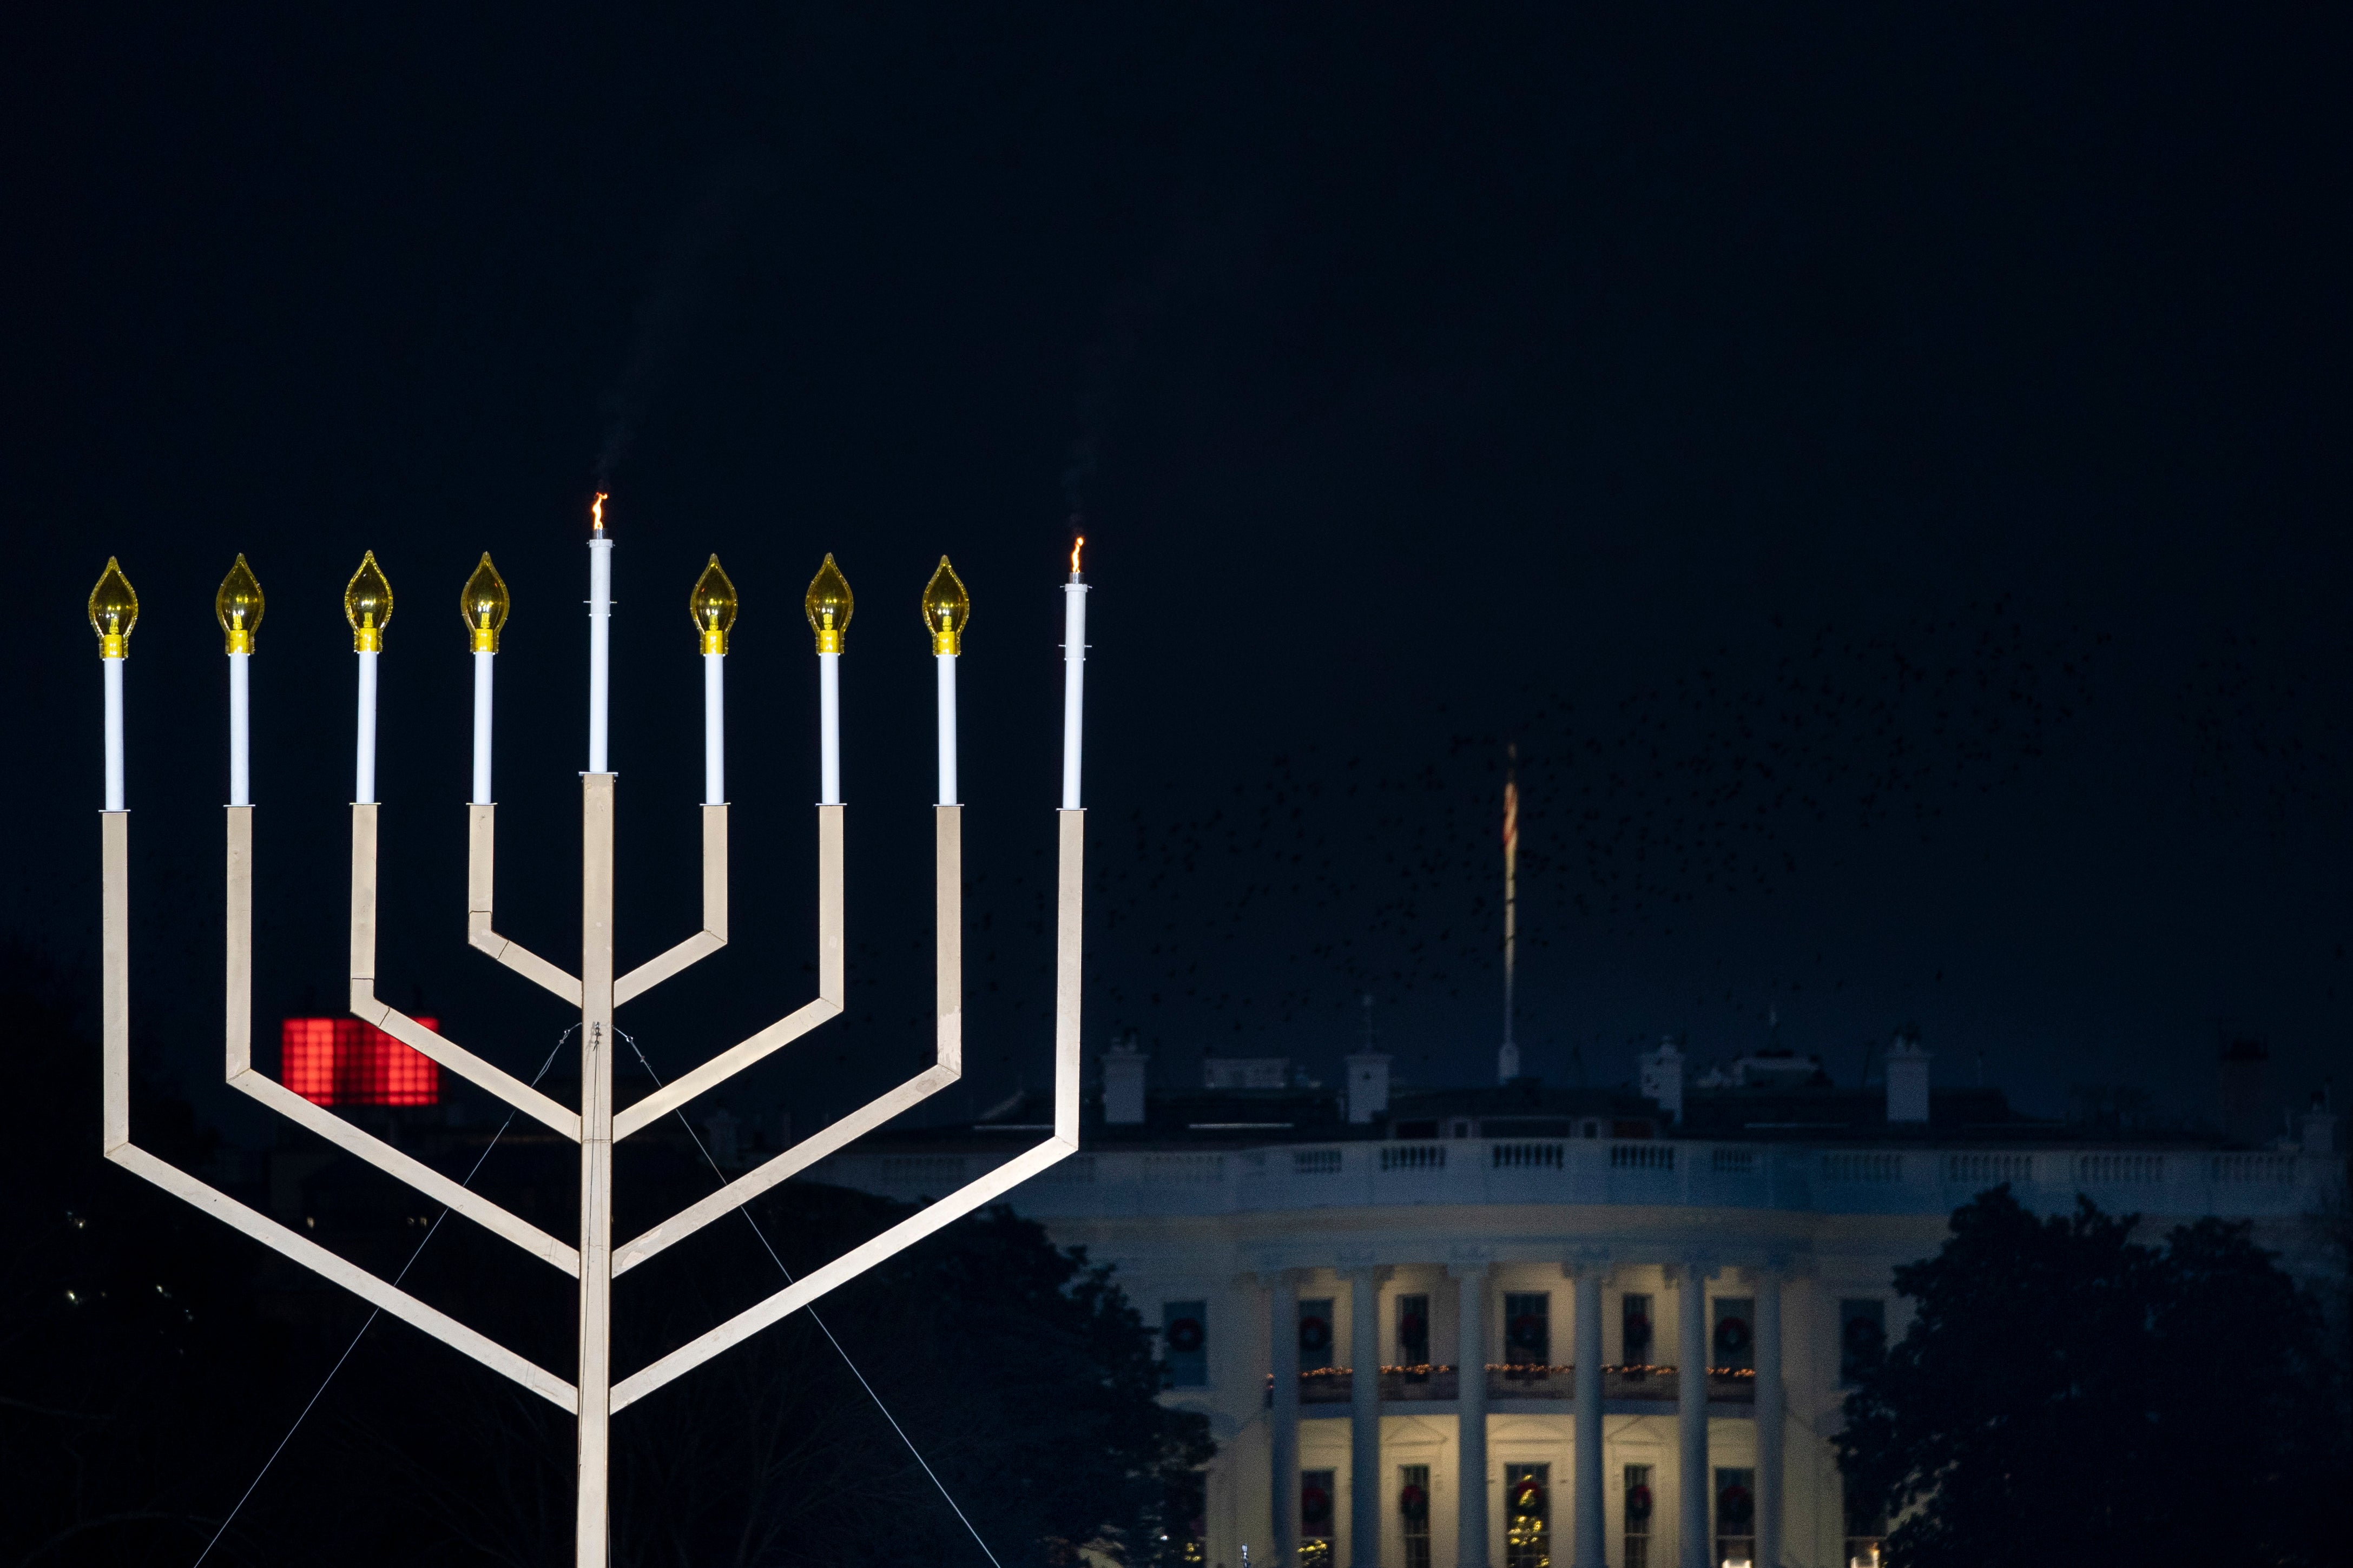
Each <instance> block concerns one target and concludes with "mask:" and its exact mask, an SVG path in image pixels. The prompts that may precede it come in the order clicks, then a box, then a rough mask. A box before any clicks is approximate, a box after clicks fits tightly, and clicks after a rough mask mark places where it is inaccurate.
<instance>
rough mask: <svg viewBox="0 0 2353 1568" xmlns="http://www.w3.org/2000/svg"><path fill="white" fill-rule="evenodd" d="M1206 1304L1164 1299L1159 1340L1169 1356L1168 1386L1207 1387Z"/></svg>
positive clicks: (1161, 1305) (1207, 1317)
mask: <svg viewBox="0 0 2353 1568" xmlns="http://www.w3.org/2000/svg"><path fill="white" fill-rule="evenodd" d="M1208 1323H1209V1304H1208V1302H1207V1301H1163V1302H1162V1303H1161V1304H1160V1342H1161V1344H1162V1345H1163V1346H1164V1347H1166V1353H1167V1358H1168V1386H1169V1387H1171V1388H1206V1387H1208V1383H1209V1331H1208Z"/></svg>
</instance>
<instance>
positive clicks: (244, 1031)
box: [223, 805, 580, 1278]
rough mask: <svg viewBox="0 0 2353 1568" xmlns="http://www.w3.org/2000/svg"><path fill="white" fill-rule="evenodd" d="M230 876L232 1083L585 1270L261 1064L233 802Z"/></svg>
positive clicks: (248, 848)
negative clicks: (256, 1059)
mask: <svg viewBox="0 0 2353 1568" xmlns="http://www.w3.org/2000/svg"><path fill="white" fill-rule="evenodd" d="M227 837H228V846H227V848H228V853H227V865H228V879H227V890H226V891H227V906H228V909H227V915H228V918H227V931H226V935H227V942H226V951H227V973H226V974H225V975H224V976H223V979H224V982H225V991H226V996H227V1006H226V1009H225V1010H226V1013H227V1029H228V1033H227V1040H226V1042H225V1046H224V1049H223V1056H224V1058H225V1065H226V1068H227V1071H226V1075H225V1076H226V1079H227V1083H228V1085H229V1087H230V1088H232V1089H237V1090H238V1091H239V1092H241V1093H244V1094H248V1095H251V1096H252V1097H253V1098H254V1099H256V1100H259V1101H260V1102H261V1103H262V1104H264V1105H266V1106H269V1108H270V1109H271V1110H275V1111H277V1112H278V1113H279V1114H280V1115H281V1116H284V1117H285V1118H287V1119H288V1120H289V1121H293V1122H296V1123H298V1124H299V1125H301V1127H303V1128H305V1129H307V1130H308V1131H311V1132H315V1133H317V1134H318V1135H319V1136H320V1137H322V1138H324V1139H326V1140H327V1141H328V1142H331V1143H333V1144H335V1145H337V1146H338V1147H340V1148H342V1149H343V1150H345V1151H347V1152H351V1153H353V1154H356V1155H358V1156H359V1157H360V1158H361V1159H363V1160H365V1161H366V1162H367V1163H369V1164H371V1165H374V1166H375V1168H376V1169H377V1170H379V1171H382V1172H384V1173H385V1174H386V1175H389V1176H392V1177H394V1178H396V1179H397V1180H399V1181H403V1182H406V1183H407V1184H409V1185H410V1186H412V1187H415V1188H416V1189H417V1191H418V1192H421V1193H423V1194H426V1195H427V1197H430V1198H433V1199H435V1200H436V1201H438V1202H439V1203H441V1204H444V1205H448V1207H449V1208H450V1209H452V1210H453V1211H455V1212H456V1213H459V1214H461V1215H465V1216H466V1217H467V1218H468V1219H470V1220H472V1221H473V1222H474V1223H475V1224H477V1225H479V1226H482V1227H483V1228H484V1229H486V1230H489V1231H491V1232H492V1233H494V1234H496V1235H498V1236H501V1237H505V1238H506V1239H507V1240H509V1241H512V1242H513V1243H514V1244H515V1245H516V1246H517V1247H522V1249H523V1250H524V1251H525V1252H528V1253H531V1254H533V1256H535V1257H537V1258H543V1259H544V1260H545V1261H547V1262H549V1263H553V1264H554V1265H555V1267H557V1268H561V1269H563V1270H564V1271H565V1273H566V1274H570V1275H573V1276H575V1278H576V1277H577V1276H578V1275H579V1273H580V1254H579V1252H578V1251H577V1250H575V1248H573V1247H568V1246H566V1245H565V1243H563V1242H561V1241H558V1240H556V1239H555V1237H552V1236H550V1235H548V1234H547V1233H546V1232H545V1231H543V1230H542V1229H540V1228H539V1227H538V1226H535V1225H531V1224H528V1223H527V1222H525V1221H523V1220H522V1219H520V1218H518V1217H517V1216H515V1215H512V1214H510V1213H508V1212H507V1211H506V1210H505V1209H503V1208H501V1207H500V1206H499V1205H497V1204H494V1203H492V1202H491V1200H490V1199H488V1198H486V1197H484V1196H482V1194H480V1193H477V1192H474V1191H473V1190H471V1189H470V1188H469V1187H466V1186H465V1185H463V1184H459V1183H458V1182H453V1181H451V1180H450V1179H449V1178H448V1176H445V1175H443V1174H442V1173H440V1172H438V1171H437V1170H435V1169H434V1168H433V1167H432V1166H430V1165H427V1164H426V1163H423V1162H422V1161H419V1160H417V1159H414V1158H412V1157H410V1156H409V1155H407V1154H405V1153H403V1152H400V1151H399V1150H397V1149H396V1148H394V1147H393V1146H392V1145H391V1144H389V1143H386V1142H384V1141H383V1140H382V1139H380V1138H377V1137H375V1136H374V1135H373V1134H371V1133H368V1132H364V1131H361V1130H360V1129H359V1128H356V1127H354V1126H353V1125H352V1124H351V1123H350V1122H348V1121H344V1120H343V1118H342V1117H340V1116H337V1115H336V1114H335V1113H334V1112H333V1111H332V1110H327V1109H326V1108H324V1107H323V1106H319V1105H313V1104H312V1103H311V1101H309V1100H305V1099H303V1098H302V1097H301V1095H299V1094H296V1093H295V1092H294V1091H293V1090H292V1089H288V1088H287V1087H286V1086H285V1085H284V1084H282V1083H280V1082H279V1081H278V1080H277V1079H273V1078H271V1077H270V1076H269V1075H268V1074H267V1073H264V1072H260V1071H259V1070H257V1069H256V1068H255V1067H254V1065H253V808H252V807H251V806H249V805H232V806H230V807H228V808H227Z"/></svg>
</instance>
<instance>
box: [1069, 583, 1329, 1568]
mask: <svg viewBox="0 0 2353 1568" xmlns="http://www.w3.org/2000/svg"><path fill="white" fill-rule="evenodd" d="M1086 686H1087V585H1086V584H1085V583H1084V582H1083V581H1082V580H1081V579H1080V576H1079V574H1077V573H1076V572H1072V573H1071V580H1070V581H1069V582H1068V583H1066V584H1063V585H1062V809H1063V810H1064V811H1076V810H1078V809H1079V735H1080V729H1081V724H1082V721H1083V719H1084V718H1085V716H1086ZM1283 1568H1292V1565H1291V1564H1290V1563H1284V1564H1283Z"/></svg>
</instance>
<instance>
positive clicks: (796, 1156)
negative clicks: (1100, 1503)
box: [612, 810, 1086, 1410]
mask: <svg viewBox="0 0 2353 1568" xmlns="http://www.w3.org/2000/svg"><path fill="white" fill-rule="evenodd" d="M1057 828H1058V836H1059V837H1060V854H1059V857H1058V858H1059V870H1058V875H1057V877H1056V884H1057V885H1056V891H1055V906H1056V921H1055V943H1054V949H1055V951H1054V979H1055V984H1054V1123H1055V1133H1054V1136H1053V1137H1052V1138H1051V1139H1050V1140H1048V1141H1047V1142H1044V1143H1041V1144H1039V1145H1038V1146H1037V1147H1036V1148H1034V1149H1031V1150H1029V1151H1027V1152H1024V1153H1021V1154H1018V1155H1016V1156H1015V1157H1014V1158H1013V1159H1011V1160H1009V1161H1008V1162H1007V1163H1004V1164H1002V1165H1000V1166H998V1167H997V1169H996V1170H994V1171H991V1172H989V1173H987V1175H985V1176H982V1177H981V1178H980V1179H979V1180H977V1181H974V1182H970V1183H967V1184H965V1185H964V1186H963V1187H961V1188H959V1189H958V1190H957V1191H955V1192H954V1193H952V1194H949V1195H948V1196H946V1197H944V1198H942V1199H940V1200H938V1201H937V1202H935V1203H933V1204H931V1205H927V1206H926V1207H924V1208H923V1210H921V1211H920V1212H918V1213H916V1214H914V1215H910V1216H909V1217H908V1218H906V1219H904V1220H902V1221H901V1222H900V1223H899V1224H897V1225H895V1226H892V1227H891V1228H890V1229H889V1230H886V1231H884V1232H883V1233H882V1234H881V1236H878V1237H875V1238H874V1239H873V1240H871V1241H869V1242H867V1243H866V1244H865V1245H864V1246H862V1247H857V1248H855V1249H854V1250H852V1251H850V1252H849V1253H847V1254H845V1255H843V1256H842V1257H841V1258H837V1259H835V1260H834V1261H833V1262H831V1263H828V1264H827V1265H826V1266H825V1267H823V1268H819V1269H818V1270H816V1271H815V1272H813V1273H811V1274H808V1275H807V1276H804V1277H803V1278H802V1279H799V1280H797V1281H796V1282H795V1283H793V1284H792V1285H790V1286H788V1287H786V1289H783V1290H780V1291H778V1292H777V1293H776V1294H775V1295H773V1296H771V1297H769V1298H768V1299H767V1300H765V1301H763V1302H761V1303H759V1304H758V1305H757V1306H754V1307H752V1308H749V1309H747V1310H744V1311H743V1312H741V1313H738V1314H737V1315H736V1316H735V1317H733V1318H732V1319H730V1320H728V1321H726V1322H724V1323H722V1324H720V1325H719V1326H718V1327H717V1328H715V1329H712V1331H710V1332H709V1333H706V1334H704V1335H702V1337H701V1338H700V1339H696V1340H694V1341H691V1342H689V1343H687V1344H685V1345H681V1347H679V1348H678V1349H677V1350H675V1351H672V1352H670V1354H668V1355H666V1356H664V1357H662V1358H661V1359H660V1360H659V1361H657V1362H655V1363H653V1364H652V1365H650V1366H648V1367H646V1368H645V1369H644V1370H643V1371H641V1372H638V1373H636V1374H635V1375H633V1376H631V1377H628V1378H625V1379H623V1380H622V1381H621V1382H619V1383H617V1384H614V1386H613V1396H612V1400H613V1403H612V1407H613V1408H614V1409H616V1410H618V1409H619V1408H620V1407H621V1406H622V1405H627V1404H628V1403H629V1402H630V1401H631V1400H634V1399H637V1398H638V1397H639V1396H640V1395H643V1394H649V1393H651V1392H652V1391H653V1390H654V1389H657V1388H659V1387H660V1386H661V1385H662V1384H665V1383H668V1382H669V1381H670V1379H672V1378H674V1377H677V1376H678V1375H680V1374H681V1373H685V1372H688V1371H690V1370H691V1369H692V1368H694V1367H697V1366H700V1365H701V1364H702V1363H704V1362H706V1361H709V1360H710V1359H711V1358H712V1356H715V1355H718V1354H719V1353H720V1352H723V1351H725V1350H727V1349H729V1348H730V1347H731V1346H733V1345H736V1344H739V1343H741V1342H743V1341H744V1340H746V1339H748V1338H750V1337H751V1336H752V1335H754V1334H755V1333H757V1332H759V1331H761V1330H762V1329H764V1328H766V1327H767V1326H768V1325H769V1324H771V1323H774V1322H776V1321H780V1320H782V1319H783V1318H785V1317H786V1315H788V1314H790V1313H792V1312H795V1311H797V1310H799V1309H800V1308H802V1307H805V1306H807V1304H808V1303H809V1302H811V1301H814V1300H817V1299H818V1297H819V1296H822V1295H824V1294H825V1293H826V1292H827V1291H828V1290H830V1289H834V1288H835V1287H836V1286H838V1285H840V1284H842V1283H843V1282H845V1281H847V1280H849V1279H854V1278H856V1277H857V1276H858V1275H859V1274H861V1273H863V1272H864V1271H865V1270H867V1269H869V1268H872V1267H874V1266H875V1265H876V1264H878V1263H880V1262H881V1261H882V1260H883V1259H884V1258H889V1257H891V1256H892V1254H893V1253H896V1252H898V1251H900V1250H901V1249H902V1248H904V1247H911V1246H913V1244H914V1243H916V1242H918V1241H920V1240H922V1239H923V1237H927V1236H929V1235H931V1234H932V1233H933V1232H934V1231H936V1230H938V1229H940V1228H941V1227H942V1226H946V1225H949V1224H951V1223H953V1222H954V1221H955V1220H957V1219H959V1218H961V1217H962V1216H964V1215H967V1214H970V1213H971V1212H972V1211H973V1210H975V1209H976V1208H978V1207H980V1206H981V1205H984V1204H987V1203H989V1202H991V1201H992V1200H994V1199H996V1198H997V1197H999V1196H1002V1195H1003V1194H1006V1193H1008V1192H1010V1191H1012V1190H1013V1188H1015V1187H1017V1186H1018V1185H1019V1184H1021V1183H1023V1182H1026V1181H1028V1180H1029V1178H1030V1177H1031V1176H1034V1175H1036V1174H1037V1173H1039V1172H1040V1171H1043V1170H1045V1169H1047V1168H1048V1167H1049V1166H1050V1165H1052V1164H1054V1163H1056V1162H1057V1161H1060V1160H1061V1159H1063V1158H1064V1157H1066V1156H1068V1155H1070V1154H1072V1153H1075V1152H1077V1151H1078V1147H1079V1139H1078V1122H1079V1081H1080V1080H1079V1050H1080V1042H1081V1034H1080V1025H1081V1023H1082V1011H1081V1007H1082V999H1083V991H1082V986H1081V984H1080V977H1081V973H1082V971H1081V964H1082V958H1083V949H1084V942H1083V937H1084V934H1085V927H1086V921H1085V893H1086V814H1085V813H1084V812H1083V811H1075V810H1074V811H1065V812H1062V813H1060V816H1059V819H1058V822H1057ZM959 914H960V910H959ZM954 1081H955V1075H954V1074H953V1073H951V1072H949V1071H948V1070H947V1069H946V1068H944V1067H934V1068H931V1069H930V1070H928V1071H927V1072H924V1073H923V1074H921V1075H919V1076H918V1077H916V1078H915V1079H912V1080H910V1081H909V1082H908V1083H906V1084H903V1085H902V1086H901V1087H900V1088H899V1089H896V1090H894V1091H893V1092H892V1094H890V1095H886V1096H884V1097H883V1098H882V1099H881V1100H876V1101H875V1102H874V1103H873V1104H871V1105H869V1106H867V1107H866V1108H865V1109H864V1110H860V1111H859V1112H857V1113H856V1114H854V1115H851V1116H849V1117H845V1118H843V1119H842V1120H841V1121H837V1122H835V1123H834V1124H833V1125H832V1126H830V1127H828V1128H827V1129H826V1130H825V1131H822V1132H820V1133H818V1134H817V1135H816V1136H815V1137H812V1138H808V1139H806V1140H804V1141H803V1142H800V1143H799V1144H797V1145H796V1146H795V1147H794V1148H792V1149H790V1150H787V1151H786V1152H784V1153H782V1154H779V1155H778V1156H776V1158H775V1159H773V1160H771V1161H769V1162H767V1163H765V1164H764V1165H762V1166H760V1167H759V1168H758V1169H757V1170H754V1171H752V1172H749V1173H746V1174H744V1175H743V1176H741V1177H738V1178H737V1179H736V1180H735V1181H733V1182H731V1183H729V1184H727V1185H726V1186H725V1187H723V1188H721V1189H720V1190H719V1191H718V1192H716V1193H713V1194H712V1195H711V1196H710V1197H708V1198H705V1199H703V1200H702V1202H701V1203H699V1204H696V1205H693V1206H692V1207H691V1208H689V1209H686V1210H684V1211H683V1212H681V1213H680V1214H678V1215H674V1216H673V1217H671V1218H670V1219H669V1220H667V1221H665V1222H663V1223H662V1224H661V1225H659V1226H655V1227H654V1228H653V1229H651V1230H649V1231H648V1232H646V1233H645V1234H644V1235H643V1236H640V1237H638V1238H637V1239H636V1240H634V1241H632V1242H630V1243H629V1244H628V1246H627V1247H621V1248H619V1249H618V1250H617V1251H616V1252H615V1254H614V1257H613V1272H614V1273H615V1274H619V1273H620V1272H621V1271H622V1270H623V1269H625V1268H630V1267H632V1266H634V1265H635V1264H638V1263H640V1262H643V1261H644V1260H645V1259H646V1258H650V1257H652V1256H653V1255H654V1254H655V1253H657V1252H659V1251H660V1250H661V1249H662V1248H664V1247H669V1246H670V1244H671V1243H673V1242H675V1241H677V1240H678V1239H679V1238H680V1237H684V1236H687V1235H689V1234H691V1233H692V1232H693V1231H694V1230H696V1229H699V1228H700V1227H702V1226H705V1225H708V1224H709V1223H710V1222H711V1221H712V1220H713V1219H716V1218H718V1217H719V1216H720V1215H723V1214H726V1213H728V1212H730V1211H731V1210H733V1209H736V1208H739V1207H741V1206H742V1205H744V1204H745V1203H747V1202H749V1201H750V1200H751V1199H752V1198H753V1197H755V1196H757V1195H758V1194H760V1193H762V1192H765V1191H766V1190H767V1189H768V1188H770V1187H773V1186H775V1185H776V1184H777V1183H779V1182H781V1181H783V1180H785V1179H786V1177H787V1176H790V1175H791V1174H793V1173H795V1172H796V1171H798V1170H802V1169H805V1168H807V1166H809V1165H811V1164H813V1163H816V1162H817V1161H818V1159H821V1158H823V1157H824V1156H825V1155H827V1154H829V1153H832V1152H835V1151H836V1150H839V1149H840V1148H843V1147H845V1146H847V1145H848V1144H849V1142H851V1141H853V1140H854V1139H856V1138H858V1137H860V1136H861V1135H862V1134H863V1133H865V1132H867V1131H871V1129H872V1128H874V1127H877V1126H880V1125H881V1123H882V1122H883V1121H888V1120H889V1119H890V1118H891V1117H892V1116H894V1115H896V1114H898V1112H899V1111H900V1110H903V1109H905V1108H906V1106H908V1105H911V1104H913V1103H914V1102H915V1101H916V1100H921V1099H923V1097H924V1096H925V1095H928V1094H931V1093H933V1092H934V1091H935V1090H936V1089H941V1088H944V1087H945V1086H946V1085H947V1084H949V1083H952V1082H954Z"/></svg>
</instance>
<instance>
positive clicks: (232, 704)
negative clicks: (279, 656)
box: [228, 653, 253, 805]
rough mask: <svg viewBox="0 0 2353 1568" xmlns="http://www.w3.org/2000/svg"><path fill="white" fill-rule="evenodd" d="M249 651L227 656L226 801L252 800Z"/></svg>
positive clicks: (251, 717)
mask: <svg viewBox="0 0 2353 1568" xmlns="http://www.w3.org/2000/svg"><path fill="white" fill-rule="evenodd" d="M252 664H253V656H252V655H251V654H249V653H233V654H231V655H229V656H228V803H229V805H252V804H253V688H252V685H251V683H250V681H249V680H248V675H249V673H250V670H251V667H252Z"/></svg>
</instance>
